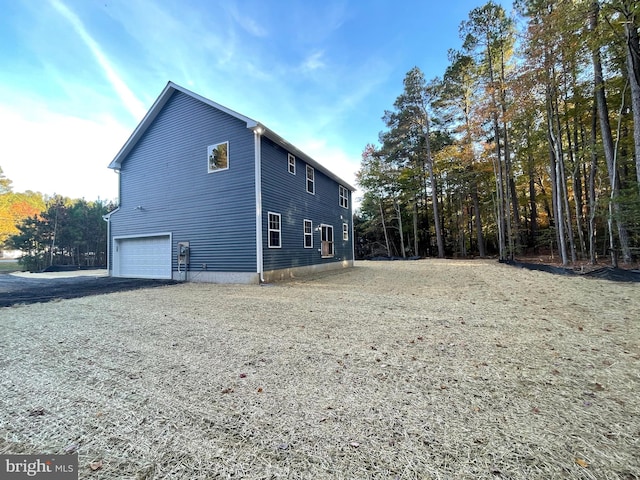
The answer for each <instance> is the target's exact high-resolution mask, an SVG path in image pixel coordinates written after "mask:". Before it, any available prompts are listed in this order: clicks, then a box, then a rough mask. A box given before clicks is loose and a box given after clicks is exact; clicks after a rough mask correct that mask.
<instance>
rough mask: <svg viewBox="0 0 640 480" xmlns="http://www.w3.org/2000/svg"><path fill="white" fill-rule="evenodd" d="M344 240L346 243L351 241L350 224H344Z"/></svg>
mask: <svg viewBox="0 0 640 480" xmlns="http://www.w3.org/2000/svg"><path fill="white" fill-rule="evenodd" d="M342 240H344V241H345V242H346V241H348V240H349V224H348V223H343V224H342Z"/></svg>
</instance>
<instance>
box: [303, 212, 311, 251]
mask: <svg viewBox="0 0 640 480" xmlns="http://www.w3.org/2000/svg"><path fill="white" fill-rule="evenodd" d="M307 224H308V225H309V231H308V232H307ZM302 235H303V237H302V245H303V246H304V248H313V222H312V221H311V220H307V219H306V218H305V219H304V220H303V221H302ZM307 238H309V240H310V242H309V245H307Z"/></svg>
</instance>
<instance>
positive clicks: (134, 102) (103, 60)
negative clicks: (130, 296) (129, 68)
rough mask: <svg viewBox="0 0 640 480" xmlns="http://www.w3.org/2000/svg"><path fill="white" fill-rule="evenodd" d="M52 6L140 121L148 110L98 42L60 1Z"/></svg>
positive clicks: (53, 2) (57, 0)
mask: <svg viewBox="0 0 640 480" xmlns="http://www.w3.org/2000/svg"><path fill="white" fill-rule="evenodd" d="M50 2H51V5H52V6H53V7H54V8H55V9H56V10H57V11H58V12H59V13H60V14H61V15H62V16H63V17H64V18H65V19H66V20H67V21H68V22H69V23H70V24H71V26H72V27H73V30H74V31H75V32H76V33H77V34H78V36H79V37H80V38H81V39H82V41H83V42H84V43H85V44H86V45H87V47H88V48H89V50H91V53H92V54H93V56H94V57H95V59H96V61H97V62H98V64H99V65H100V66H101V67H102V69H103V70H104V73H105V75H106V77H107V79H108V80H109V83H111V85H112V86H113V88H114V90H115V91H116V93H117V94H118V96H119V97H120V99H121V100H122V102H123V103H124V104H125V106H126V108H127V110H128V111H129V112H130V113H131V115H132V116H133V117H134V118H135V119H137V120H139V119H141V118H142V117H143V116H144V115H145V113H146V112H147V108H146V107H145V106H144V104H143V103H142V102H141V101H140V100H138V98H137V97H136V96H135V94H134V93H133V92H132V91H131V90H130V89H129V87H128V86H127V84H126V83H125V82H124V81H123V80H122V79H121V78H120V76H119V75H118V73H117V72H116V71H115V69H114V68H113V67H112V66H111V62H109V60H108V59H107V56H106V55H105V54H104V52H103V51H102V49H101V48H100V45H99V44H98V42H96V41H95V40H94V39H93V37H92V36H91V35H90V34H89V32H87V29H86V28H85V27H84V24H83V23H82V21H81V20H80V18H78V16H77V15H76V14H75V13H74V12H73V11H71V10H70V9H69V8H68V7H67V6H66V5H65V4H64V3H62V2H61V1H60V0H50Z"/></svg>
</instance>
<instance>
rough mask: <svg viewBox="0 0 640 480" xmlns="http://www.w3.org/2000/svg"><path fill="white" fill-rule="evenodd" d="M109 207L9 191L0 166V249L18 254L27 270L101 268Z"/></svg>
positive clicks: (104, 262) (104, 255) (104, 250)
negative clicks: (17, 252) (105, 216)
mask: <svg viewBox="0 0 640 480" xmlns="http://www.w3.org/2000/svg"><path fill="white" fill-rule="evenodd" d="M114 208H115V205H113V203H110V202H103V201H100V200H98V201H86V200H84V199H70V198H67V197H63V196H60V195H54V196H51V197H46V196H43V195H41V194H40V193H35V192H25V193H15V192H13V188H12V183H11V180H9V179H7V178H6V177H5V176H4V175H3V174H2V169H1V168H0V247H1V248H3V249H9V250H12V249H14V250H20V251H21V252H22V257H21V258H20V260H19V262H20V265H21V266H22V268H24V269H25V270H29V271H34V272H36V271H42V270H44V269H46V268H47V267H52V266H62V265H64V266H68V265H74V266H78V267H96V268H98V267H102V268H104V267H105V266H106V263H107V259H106V242H107V224H106V222H105V221H104V220H103V219H102V217H103V215H106V214H107V213H108V212H109V211H111V210H113V209H114Z"/></svg>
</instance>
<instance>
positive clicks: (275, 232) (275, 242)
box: [268, 212, 282, 248]
mask: <svg viewBox="0 0 640 480" xmlns="http://www.w3.org/2000/svg"><path fill="white" fill-rule="evenodd" d="M268 217H269V220H268V222H269V225H268V237H269V248H280V247H282V230H281V222H280V214H279V213H273V212H269V215H268Z"/></svg>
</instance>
